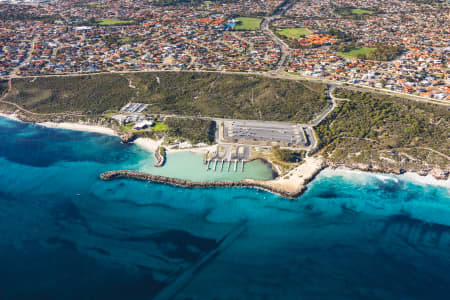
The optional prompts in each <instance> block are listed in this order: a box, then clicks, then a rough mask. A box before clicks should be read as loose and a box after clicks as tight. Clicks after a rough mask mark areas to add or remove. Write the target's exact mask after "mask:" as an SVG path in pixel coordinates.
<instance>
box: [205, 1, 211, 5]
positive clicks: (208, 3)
mask: <svg viewBox="0 0 450 300" xmlns="http://www.w3.org/2000/svg"><path fill="white" fill-rule="evenodd" d="M211 4H213V2H212V1H203V5H211Z"/></svg>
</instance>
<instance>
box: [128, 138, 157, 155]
mask: <svg viewBox="0 0 450 300" xmlns="http://www.w3.org/2000/svg"><path fill="white" fill-rule="evenodd" d="M161 143H162V140H159V141H156V140H152V139H150V138H137V139H136V140H135V141H134V144H135V145H137V146H139V147H141V148H142V149H144V150H147V151H149V152H155V151H156V149H158V147H159V146H160V145H161Z"/></svg>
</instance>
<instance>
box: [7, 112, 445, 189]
mask: <svg viewBox="0 0 450 300" xmlns="http://www.w3.org/2000/svg"><path fill="white" fill-rule="evenodd" d="M0 117H4V118H7V119H10V120H14V121H18V122H24V121H22V120H20V119H19V118H17V117H16V115H15V114H6V113H0ZM35 124H36V125H39V126H43V127H47V128H55V129H64V130H73V131H85V132H92V133H98V134H104V135H109V136H116V137H120V135H119V134H118V133H117V132H116V131H115V130H113V129H111V128H108V127H103V126H96V125H90V124H82V123H70V122H61V123H56V122H42V123H35ZM162 141H163V140H162V139H161V140H153V139H150V138H142V137H140V138H137V139H136V140H135V141H133V142H132V143H134V144H135V145H137V146H138V147H140V148H141V149H143V150H144V151H148V152H149V153H155V151H156V150H157V149H158V147H160V146H161V145H162ZM214 147H215V145H212V146H205V147H197V148H195V147H194V148H181V149H171V148H166V149H167V154H172V153H179V152H191V153H197V154H205V153H206V152H207V151H211V149H213V148H214ZM265 161H266V162H267V163H270V164H271V166H272V169H274V165H273V164H272V163H271V162H270V161H268V160H265ZM324 169H331V170H348V171H352V172H358V171H360V172H368V173H375V174H379V175H397V176H402V177H404V178H407V179H410V180H413V181H415V182H418V183H421V184H427V185H438V186H444V187H446V188H450V178H449V177H448V176H447V177H436V176H435V174H433V172H429V173H427V174H421V173H419V172H414V171H408V170H404V172H402V173H398V172H394V171H393V170H388V171H386V172H383V170H380V169H370V168H369V169H368V168H366V167H365V168H358V167H355V166H354V165H353V166H345V165H342V166H336V165H333V164H331V163H328V162H327V161H326V160H325V159H323V158H322V157H308V158H306V159H305V161H304V162H303V163H302V164H301V165H299V166H297V167H296V168H294V169H293V170H291V171H289V172H288V173H286V174H278V176H277V177H276V178H274V179H271V180H256V179H244V180H241V181H237V185H239V186H244V187H245V186H248V187H256V188H259V189H263V190H266V191H269V192H272V193H275V194H279V195H282V196H285V197H287V198H296V197H298V196H299V195H301V194H302V193H303V192H304V191H305V189H306V185H307V184H308V183H309V182H311V181H312V180H313V179H314V178H315V177H316V176H317V175H318V174H319V173H320V172H321V171H322V170H324ZM142 174H143V175H142V176H144V175H145V176H156V175H152V174H144V173H142ZM167 178H169V177H167ZM171 179H174V180H178V179H175V178H171ZM167 181H169V180H167ZM185 181H186V180H185ZM187 182H189V181H187ZM193 183H195V185H196V187H197V186H199V187H200V186H207V185H211V187H213V186H221V184H222V183H220V182H219V181H217V182H207V181H205V182H201V183H198V182H193ZM235 183H236V182H234V183H233V186H234V184H235ZM223 184H225V185H224V186H227V184H229V183H228V182H225V183H223ZM180 186H182V184H180ZM293 195H294V196H293Z"/></svg>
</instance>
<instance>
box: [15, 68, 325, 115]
mask: <svg viewBox="0 0 450 300" xmlns="http://www.w3.org/2000/svg"><path fill="white" fill-rule="evenodd" d="M128 80H131V82H132V83H133V85H134V86H135V87H136V88H135V89H132V88H130V87H129V86H128ZM12 84H13V89H14V91H13V92H12V93H10V94H9V95H8V100H9V101H12V102H15V103H17V104H19V105H21V106H23V107H24V108H26V109H28V110H31V111H34V112H40V113H55V112H68V111H72V112H73V111H77V112H82V113H83V114H86V115H101V114H104V113H105V114H108V113H111V112H112V111H119V110H120V108H121V107H123V106H124V105H125V104H127V103H128V102H139V103H148V104H151V108H150V109H149V112H150V113H153V114H161V113H166V114H178V115H189V116H197V115H201V116H210V117H226V118H236V119H254V120H258V119H264V120H274V121H293V122H294V121H295V122H308V121H310V120H311V119H313V118H314V116H315V115H316V114H318V113H319V112H320V111H322V110H323V109H325V107H327V106H328V100H327V99H326V97H325V95H326V85H325V84H318V83H311V82H306V81H305V82H297V81H291V80H281V79H272V78H266V77H261V76H254V75H253V76H250V75H237V74H236V75H234V74H233V75H231V74H220V73H193V72H150V73H129V74H124V75H119V74H102V75H86V76H76V77H53V78H50V77H47V78H37V79H36V80H34V81H30V80H29V79H13V82H12Z"/></svg>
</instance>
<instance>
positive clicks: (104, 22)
mask: <svg viewBox="0 0 450 300" xmlns="http://www.w3.org/2000/svg"><path fill="white" fill-rule="evenodd" d="M97 22H98V24H99V25H102V26H113V25H129V24H133V23H134V22H133V21H131V20H118V19H98V20H97Z"/></svg>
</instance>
